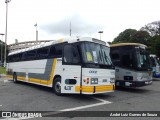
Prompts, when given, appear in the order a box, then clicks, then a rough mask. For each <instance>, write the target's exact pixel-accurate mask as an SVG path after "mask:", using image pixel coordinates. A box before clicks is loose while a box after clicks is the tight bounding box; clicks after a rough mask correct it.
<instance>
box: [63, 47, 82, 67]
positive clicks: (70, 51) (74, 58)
mask: <svg viewBox="0 0 160 120" xmlns="http://www.w3.org/2000/svg"><path fill="white" fill-rule="evenodd" d="M63 61H64V62H65V63H66V64H67V63H68V64H78V63H79V62H80V57H79V53H78V49H77V48H76V47H75V46H73V45H65V46H64V57H63Z"/></svg>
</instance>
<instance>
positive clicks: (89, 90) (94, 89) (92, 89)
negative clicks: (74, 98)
mask: <svg viewBox="0 0 160 120" xmlns="http://www.w3.org/2000/svg"><path fill="white" fill-rule="evenodd" d="M114 90H115V85H102V86H76V87H75V91H76V92H80V93H82V94H98V93H106V92H112V91H114Z"/></svg>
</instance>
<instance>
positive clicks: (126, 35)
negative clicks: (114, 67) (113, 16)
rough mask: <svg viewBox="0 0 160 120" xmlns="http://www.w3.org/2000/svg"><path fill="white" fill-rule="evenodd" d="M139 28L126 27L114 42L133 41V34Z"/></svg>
mask: <svg viewBox="0 0 160 120" xmlns="http://www.w3.org/2000/svg"><path fill="white" fill-rule="evenodd" d="M136 32H137V30H135V29H126V30H125V31H123V32H121V33H120V34H119V35H118V36H117V37H116V38H115V39H114V40H113V42H112V43H121V42H131V36H133V35H134V34H135V33H136Z"/></svg>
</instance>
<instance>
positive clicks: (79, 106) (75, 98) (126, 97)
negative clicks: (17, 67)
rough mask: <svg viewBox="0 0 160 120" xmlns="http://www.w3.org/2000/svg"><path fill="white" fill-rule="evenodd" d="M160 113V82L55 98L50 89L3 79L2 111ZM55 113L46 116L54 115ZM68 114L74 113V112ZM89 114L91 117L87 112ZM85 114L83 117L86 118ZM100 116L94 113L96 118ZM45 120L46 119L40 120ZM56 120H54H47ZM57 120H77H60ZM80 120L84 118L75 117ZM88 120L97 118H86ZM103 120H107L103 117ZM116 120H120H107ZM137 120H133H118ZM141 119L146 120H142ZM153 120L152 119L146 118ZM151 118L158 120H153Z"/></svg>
mask: <svg viewBox="0 0 160 120" xmlns="http://www.w3.org/2000/svg"><path fill="white" fill-rule="evenodd" d="M77 110H78V111H160V80H159V79H158V80H154V81H153V83H152V85H149V86H145V87H141V88H137V89H127V88H126V89H124V88H119V89H118V90H116V91H115V92H113V93H106V94H102V95H89V96H88V95H64V96H56V95H55V94H54V93H53V92H52V89H51V88H47V87H41V86H37V85H32V84H27V83H21V82H20V83H18V84H15V83H13V82H12V81H11V80H7V79H6V78H0V111H57V112H59V113H61V112H63V111H77ZM54 114H55V112H50V113H47V114H46V115H54ZM69 114H72V113H71V112H70V113H69ZM86 114H89V113H87V112H86ZM86 114H84V115H86ZM96 114H98V113H94V115H96ZM38 119H41V120H43V119H44V118H38ZM47 119H53V118H49V117H48V118H47ZM56 119H65V120H66V119H67V120H68V119H75V118H74V117H63V118H61V117H59V118H56ZM76 119H81V118H76ZM85 119H95V120H96V119H97V118H95V117H94V118H92V117H87V118H86V117H85ZM101 119H105V118H102V117H101ZM108 119H113V120H114V119H117V118H113V117H112V118H108ZM118 119H120V120H122V119H135V118H133V117H131V118H123V117H120V118H118ZM141 119H142V120H143V119H146V118H144V117H141ZM147 119H148V120H150V119H151V118H150V117H147ZM152 119H158V118H157V117H154V118H152Z"/></svg>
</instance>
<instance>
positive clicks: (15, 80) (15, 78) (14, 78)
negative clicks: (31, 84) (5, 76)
mask: <svg viewBox="0 0 160 120" xmlns="http://www.w3.org/2000/svg"><path fill="white" fill-rule="evenodd" d="M13 82H14V83H17V75H16V73H14V74H13Z"/></svg>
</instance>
